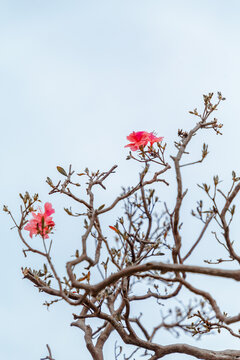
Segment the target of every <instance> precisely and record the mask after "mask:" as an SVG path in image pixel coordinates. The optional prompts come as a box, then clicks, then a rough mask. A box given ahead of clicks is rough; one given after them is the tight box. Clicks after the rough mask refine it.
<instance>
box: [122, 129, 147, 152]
mask: <svg viewBox="0 0 240 360" xmlns="http://www.w3.org/2000/svg"><path fill="white" fill-rule="evenodd" d="M148 135H149V134H148V132H146V131H137V132H135V131H133V132H132V133H131V134H130V135H128V136H127V140H128V141H130V142H131V143H130V144H128V145H125V147H130V149H131V150H132V151H136V150H138V149H139V147H140V146H143V147H144V146H146V145H147V143H148Z"/></svg>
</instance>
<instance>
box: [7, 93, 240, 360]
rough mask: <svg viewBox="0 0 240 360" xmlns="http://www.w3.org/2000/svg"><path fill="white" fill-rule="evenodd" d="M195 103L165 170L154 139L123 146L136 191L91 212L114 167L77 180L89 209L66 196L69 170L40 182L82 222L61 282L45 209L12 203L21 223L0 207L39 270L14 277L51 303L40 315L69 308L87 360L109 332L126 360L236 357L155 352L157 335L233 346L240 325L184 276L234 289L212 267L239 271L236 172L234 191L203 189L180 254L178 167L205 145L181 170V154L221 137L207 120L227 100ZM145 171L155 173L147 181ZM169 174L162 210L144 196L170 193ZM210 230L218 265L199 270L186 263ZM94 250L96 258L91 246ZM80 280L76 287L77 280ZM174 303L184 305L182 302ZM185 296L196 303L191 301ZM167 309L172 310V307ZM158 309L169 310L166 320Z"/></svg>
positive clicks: (181, 346) (31, 201) (180, 346)
mask: <svg viewBox="0 0 240 360" xmlns="http://www.w3.org/2000/svg"><path fill="white" fill-rule="evenodd" d="M203 98H204V110H203V112H202V113H198V111H197V109H194V111H191V112H190V113H191V114H193V116H194V117H196V118H197V123H196V125H195V126H194V127H193V128H192V129H191V130H190V131H183V130H178V137H179V141H177V142H175V147H176V149H177V153H176V155H174V156H170V160H171V161H172V163H173V166H170V165H169V163H168V162H167V161H166V160H165V157H166V155H165V152H166V144H162V138H157V137H156V136H155V135H154V134H153V133H147V132H144V131H142V132H136V133H135V132H133V133H132V134H130V135H129V137H128V139H129V140H130V141H131V144H129V145H128V146H129V147H130V148H131V150H132V151H130V153H129V155H128V157H127V159H128V160H131V161H137V162H139V163H140V164H141V166H143V168H142V170H141V172H140V175H139V181H138V182H137V184H136V185H134V186H132V187H129V188H124V189H123V191H122V193H121V194H120V195H119V196H118V197H117V198H116V199H115V200H114V201H113V202H112V203H111V204H109V205H105V204H104V205H101V206H97V207H96V205H95V189H97V188H98V187H99V186H100V187H102V188H103V189H106V187H105V185H104V183H105V180H106V179H107V178H109V177H111V175H112V174H113V173H114V172H115V170H116V168H117V166H116V165H114V166H113V167H112V168H111V169H110V170H109V171H107V172H100V171H99V170H98V171H96V172H90V171H89V170H88V169H85V171H84V172H82V173H77V174H76V176H77V177H78V178H80V179H83V178H86V179H87V181H86V193H87V199H83V198H80V197H78V196H77V195H76V193H75V192H74V190H73V189H75V188H77V187H78V186H80V184H79V183H77V182H76V181H75V180H74V179H73V177H74V171H73V170H72V168H71V166H70V167H69V170H68V172H66V171H65V170H64V169H63V168H62V167H59V166H58V167H57V169H58V171H59V172H60V173H61V176H63V177H64V180H60V181H59V182H58V183H57V184H54V183H53V182H52V180H51V179H50V178H47V183H48V185H49V186H50V188H51V191H50V193H49V194H50V195H52V194H61V195H63V196H67V197H70V198H71V199H73V200H74V201H75V202H76V203H77V204H80V206H81V207H82V208H83V211H82V212H81V213H77V212H74V211H73V210H72V208H65V211H66V213H67V214H68V215H69V216H73V217H80V218H83V229H82V237H81V251H79V250H76V253H75V255H74V259H70V260H69V261H68V262H67V263H66V276H65V277H63V278H60V276H59V275H58V272H57V270H56V268H55V266H54V260H53V259H52V257H51V247H52V240H50V239H49V237H50V235H51V233H52V231H53V230H54V227H55V223H54V221H53V217H52V215H53V213H54V209H53V208H52V205H51V204H50V203H46V204H45V207H44V212H43V210H37V208H36V204H37V203H38V202H39V201H40V200H39V198H38V195H37V194H35V195H34V196H30V195H29V193H28V192H26V193H25V195H22V194H20V197H21V201H22V205H21V218H20V221H19V222H17V221H16V219H15V216H14V215H13V214H12V213H11V211H10V210H9V209H8V208H7V206H4V211H5V212H7V213H8V214H9V215H10V216H11V218H12V220H13V222H14V224H15V227H16V228H17V230H18V234H19V237H20V239H21V241H22V243H23V245H24V250H23V251H24V254H25V255H26V256H27V255H28V254H31V253H35V254H37V255H39V256H40V257H42V258H43V260H44V264H43V268H42V269H40V270H34V269H30V268H22V272H23V275H24V278H25V279H28V280H29V281H30V282H32V283H33V284H34V285H35V286H36V287H37V288H38V289H39V291H41V292H44V293H46V294H47V295H49V297H50V299H52V300H50V301H49V302H46V303H45V305H47V307H49V306H51V305H52V304H54V303H56V302H58V301H60V300H61V301H65V302H66V303H68V304H69V305H72V306H73V308H74V311H75V312H76V313H75V314H73V317H74V321H73V322H72V324H71V325H72V326H75V327H77V328H79V329H80V330H81V331H82V332H83V333H84V338H85V342H86V347H87V349H88V350H89V352H90V354H91V356H92V358H93V359H95V360H103V359H104V355H103V347H104V344H105V343H106V341H108V339H109V337H110V335H111V334H112V333H113V332H115V333H117V334H118V336H119V337H120V339H121V340H122V342H123V343H124V344H125V345H126V348H127V347H128V346H127V345H133V346H134V350H133V351H132V352H131V354H130V355H128V357H126V356H125V357H124V358H125V359H130V358H133V357H134V356H135V355H136V354H139V356H140V355H143V356H145V358H147V359H150V360H155V359H159V358H164V357H165V355H168V354H173V353H183V354H188V355H191V356H193V357H195V358H198V359H206V360H210V359H211V360H215V359H216V360H233V359H237V358H240V351H239V350H236V351H235V350H223V351H214V350H212V349H210V350H209V349H204V348H201V347H197V346H191V345H188V344H185V343H178V342H177V343H173V344H170V345H161V339H160V340H155V339H157V338H158V333H159V332H161V331H162V330H163V329H166V330H168V331H169V332H171V333H172V334H173V335H175V336H178V335H180V334H181V333H185V334H189V335H190V336H195V337H198V338H199V337H202V336H203V335H204V334H209V333H214V332H216V331H217V332H221V331H222V330H223V331H226V332H228V333H229V334H231V335H232V336H234V337H237V338H240V335H239V332H237V331H236V330H235V329H234V325H235V324H236V323H237V322H238V321H240V314H237V315H233V316H229V315H228V314H227V313H225V312H224V311H222V310H221V309H220V307H219V305H218V300H217V299H215V298H214V297H213V295H212V294H211V293H209V292H207V291H205V290H203V289H201V288H198V287H196V286H195V285H194V280H193V279H194V276H193V275H191V274H202V275H203V276H205V277H207V276H208V277H213V278H214V277H220V278H225V279H233V280H236V281H237V282H238V281H240V270H239V269H238V267H237V269H234V268H233V269H225V268H222V267H218V266H216V265H219V264H222V263H223V262H225V261H228V262H232V263H236V264H237V265H238V264H239V263H240V255H239V254H238V253H237V251H236V249H235V246H234V244H233V241H232V240H231V236H230V225H231V223H232V219H233V216H234V213H235V205H234V204H233V201H234V199H235V197H236V196H237V194H238V192H239V190H240V181H239V180H240V178H239V177H237V176H236V174H235V172H234V171H233V172H232V184H231V186H230V188H229V190H228V191H227V192H224V191H223V190H222V189H221V187H220V181H219V178H218V176H214V177H213V185H211V186H210V185H207V184H206V183H203V184H202V185H199V187H200V189H201V191H203V192H204V193H205V195H206V196H207V198H208V200H209V203H208V204H207V205H206V206H205V205H203V201H202V200H200V201H199V202H198V203H197V206H196V209H195V210H192V216H193V217H195V218H197V219H198V220H199V221H200V223H201V231H200V232H199V233H198V234H194V233H193V232H192V243H191V245H190V246H189V249H188V250H187V251H186V252H184V250H183V244H184V238H183V237H182V215H181V214H182V204H183V201H184V198H185V197H186V196H187V189H184V186H183V182H182V167H186V166H196V164H199V163H201V162H202V161H203V160H204V159H205V158H206V156H207V154H208V147H207V145H206V144H203V148H202V156H201V159H200V160H198V161H192V162H191V161H190V162H184V163H182V161H183V158H185V157H186V156H189V153H188V152H187V146H188V144H189V142H190V141H191V140H192V139H193V137H194V135H195V134H196V133H197V132H199V130H214V131H215V132H216V134H220V129H221V127H222V124H220V123H218V120H217V119H216V118H214V119H213V120H210V116H211V115H212V113H213V112H214V111H216V110H217V108H218V106H219V104H220V103H221V101H223V100H225V98H223V97H222V95H221V93H218V99H217V102H216V103H213V93H210V94H208V95H204V96H203ZM134 151H137V155H133V152H134ZM150 169H151V170H152V169H155V170H154V173H153V175H152V173H151V172H150ZM171 169H172V170H174V171H175V175H176V187H177V189H176V190H177V191H176V192H177V195H176V201H175V204H174V206H173V207H171V206H170V205H168V204H167V202H164V203H163V202H161V201H160V200H161V196H160V195H159V194H158V193H157V191H156V189H155V188H151V186H155V187H156V184H157V183H159V185H161V188H164V187H166V186H169V183H168V181H167V180H166V174H167V172H169V171H170V170H171ZM171 186H172V185H171ZM119 203H123V204H124V211H123V214H121V216H120V217H118V219H117V220H116V222H114V223H112V221H113V220H112V217H109V219H111V220H109V221H110V224H109V229H108V231H109V232H110V231H112V234H113V236H108V237H107V236H106V234H105V232H106V226H105V227H104V226H103V225H102V215H103V214H106V213H110V212H111V211H113V209H114V208H115V207H116V206H117V205H118V204H119ZM31 213H32V217H31ZM212 223H214V224H215V226H216V231H214V232H213V235H214V237H215V239H216V240H217V242H218V243H219V245H221V246H222V247H223V248H224V251H225V253H226V258H225V259H223V258H218V259H217V260H216V261H210V260H206V259H205V262H206V263H207V266H199V265H196V264H194V263H191V261H190V260H191V256H192V254H193V253H194V252H196V249H197V247H198V246H199V244H200V242H201V241H202V239H203V238H204V236H206V234H207V230H208V229H209V226H210V224H212ZM23 230H28V231H29V232H30V237H32V236H33V235H35V236H36V237H37V239H38V242H34V243H33V242H31V241H29V240H28V238H27V237H26V236H25V235H26V234H25V233H24V231H23ZM93 240H94V242H95V248H94V250H93V249H92V247H91V246H89V245H90V244H91V243H92V241H93ZM33 244H34V245H33ZM162 259H164V261H162ZM80 271H82V276H81V277H79V275H77V274H79V272H80ZM186 290H187V291H188V293H186ZM182 293H183V294H184V299H185V301H182V297H181V294H182ZM185 294H187V295H185ZM189 294H190V298H191V297H194V300H191V299H190V298H189ZM175 299H176V300H177V301H178V302H177V304H178V306H175V305H174V301H175ZM179 299H180V300H179ZM136 303H137V304H139V303H142V308H141V309H142V311H141V313H138V314H136V313H135V308H134V304H136ZM148 303H149V304H150V306H152V307H153V308H154V309H156V311H158V313H160V314H161V317H162V318H161V321H160V322H159V323H158V324H156V325H154V326H153V328H151V329H150V328H149V325H147V326H146V325H145V324H144V323H145V318H144V308H145V309H146V304H148ZM164 304H167V305H168V306H166V310H165V307H163V305H164ZM169 306H170V308H169ZM137 309H138V308H137ZM96 319H98V322H97V323H96ZM154 320H155V319H154ZM99 321H100V323H99ZM96 324H97V325H96ZM47 347H48V352H49V356H47V357H46V358H48V359H52V354H51V349H50V347H49V346H47ZM131 349H132V347H131ZM126 351H128V350H126ZM114 352H115V355H114V356H115V359H120V357H121V356H122V355H123V354H124V352H125V348H124V350H123V349H122V347H121V346H119V345H117V343H116V344H115V349H114ZM111 358H113V356H111Z"/></svg>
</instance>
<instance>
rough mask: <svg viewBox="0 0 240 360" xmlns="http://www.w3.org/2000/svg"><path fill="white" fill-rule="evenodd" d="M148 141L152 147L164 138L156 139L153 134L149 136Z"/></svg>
mask: <svg viewBox="0 0 240 360" xmlns="http://www.w3.org/2000/svg"><path fill="white" fill-rule="evenodd" d="M148 140H149V142H150V144H151V146H152V145H153V144H154V143H155V142H161V141H162V140H163V137H156V136H155V135H154V133H153V132H151V133H149V134H148Z"/></svg>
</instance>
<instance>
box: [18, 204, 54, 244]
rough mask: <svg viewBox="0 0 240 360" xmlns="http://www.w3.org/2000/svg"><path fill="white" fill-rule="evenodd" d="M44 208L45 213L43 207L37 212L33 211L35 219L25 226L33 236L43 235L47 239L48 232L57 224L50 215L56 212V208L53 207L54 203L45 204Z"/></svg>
mask: <svg viewBox="0 0 240 360" xmlns="http://www.w3.org/2000/svg"><path fill="white" fill-rule="evenodd" d="M44 210H45V212H44V213H43V212H42V209H41V208H40V209H39V212H38V213H37V214H36V213H35V212H32V216H33V219H31V220H30V221H29V222H28V224H27V225H26V226H25V227H24V229H25V230H28V231H29V235H30V237H31V238H32V237H33V235H35V236H36V235H41V236H42V238H43V239H47V238H48V237H49V236H48V234H49V233H50V232H51V231H52V229H53V227H54V226H55V223H54V221H53V220H52V217H51V216H50V215H52V214H53V213H54V212H55V210H54V209H53V208H52V204H50V203H46V204H45V205H44Z"/></svg>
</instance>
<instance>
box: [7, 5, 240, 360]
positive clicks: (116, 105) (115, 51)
mask: <svg viewBox="0 0 240 360" xmlns="http://www.w3.org/2000/svg"><path fill="white" fill-rule="evenodd" d="M239 11H240V3H239V1H237V0H236V1H235V0H228V1H222V0H212V1H208V0H202V1H196V0H191V1H188V0H182V1H178V0H169V1H163V0H147V1H146V0H121V1H117V0H115V1H113V0H112V1H107V0H101V1H99V0H88V1H83V0H78V1H73V0H69V1H62V0H51V1H44V0H41V1H37V0H33V1H32V0H31V1H30V0H29V1H27V0H21V1H17V0H15V1H14V0H0V97H1V106H0V118H1V128H2V132H1V134H2V136H1V142H0V148H1V149H0V152H1V174H2V175H1V188H0V203H1V208H2V206H3V204H6V205H8V206H9V208H10V209H11V210H12V211H13V213H14V214H15V216H16V218H19V214H20V213H19V205H20V199H19V196H18V194H19V193H20V192H22V193H24V192H25V190H28V191H29V192H30V193H35V192H38V193H39V195H40V197H41V200H42V201H43V202H46V201H51V202H52V204H53V206H54V207H55V209H56V216H55V219H56V223H57V229H56V232H55V234H54V237H55V239H54V255H55V259H56V265H57V266H59V268H60V269H64V264H65V262H66V261H67V260H69V257H70V256H71V255H72V254H73V253H74V249H76V247H77V246H78V244H79V237H80V235H81V232H80V230H79V224H78V221H76V219H70V218H68V217H67V215H66V214H65V213H64V211H63V207H64V206H67V205H74V204H73V203H71V202H69V200H67V199H64V198H62V197H60V196H55V197H53V196H52V197H50V196H49V195H48V192H49V188H48V186H47V184H46V182H45V179H46V177H47V176H49V177H51V178H52V179H53V180H54V181H57V180H58V179H59V175H60V174H58V173H57V171H56V166H57V165H60V166H62V167H64V168H66V169H67V168H68V166H69V164H72V165H73V168H74V169H75V170H76V171H77V172H82V171H83V170H84V169H85V167H86V166H88V167H89V169H91V170H97V169H101V170H102V171H106V170H108V169H110V167H111V166H112V165H114V164H117V165H118V171H117V173H116V174H114V175H113V178H112V179H111V181H109V182H108V189H107V192H106V193H104V191H99V193H98V200H99V204H100V205H101V204H102V203H109V202H111V201H112V199H113V198H114V197H115V196H117V194H118V193H119V192H120V191H121V186H122V185H125V186H127V185H129V184H134V183H135V182H136V181H137V179H138V171H139V170H140V168H139V166H138V164H135V163H132V162H131V163H130V162H128V161H126V160H125V159H126V155H127V150H126V149H124V145H126V143H127V142H126V136H127V135H128V134H129V133H130V132H132V131H139V130H146V131H156V132H157V134H158V136H164V140H165V141H166V142H167V144H168V149H169V153H173V154H174V146H173V142H174V140H176V139H177V136H176V135H177V130H178V128H183V129H185V130H188V129H190V128H191V127H192V126H193V125H194V118H193V117H192V116H190V115H189V113H188V111H189V110H192V109H193V108H195V107H198V108H200V109H201V107H202V94H204V93H208V92H211V91H213V92H217V91H221V92H222V93H223V95H224V96H225V97H226V98H227V100H226V102H224V103H223V104H222V105H221V107H220V109H219V110H218V113H217V117H218V119H219V121H220V122H221V123H223V124H224V127H223V136H216V135H215V134H214V133H201V134H200V135H199V136H198V137H196V139H194V143H193V144H192V145H191V151H192V154H193V155H195V156H196V157H197V156H198V154H199V153H200V151H201V144H202V143H203V142H207V143H208V144H209V150H210V154H209V156H208V159H207V160H206V162H205V163H204V164H203V165H201V167H198V168H197V167H196V168H194V171H193V170H192V169H190V170H188V169H186V172H185V173H184V174H185V175H184V176H185V180H186V183H187V185H188V186H189V188H190V190H191V191H192V192H193V195H192V198H191V197H189V198H188V199H186V210H184V211H185V212H186V214H189V211H190V210H189V209H190V208H191V206H194V201H195V200H196V199H197V198H198V195H197V194H198V189H197V186H196V183H201V182H203V181H209V180H210V179H211V178H212V175H215V174H219V176H220V178H221V179H224V181H225V183H226V184H228V183H230V181H231V171H232V170H233V169H234V170H235V171H236V172H237V174H239V173H240V164H239V162H238V149H239V116H240V109H239V83H240V71H239V64H240V45H239V32H240V23H239ZM169 161H170V160H169ZM172 179H173V180H174V175H173V174H172ZM173 182H174V181H173ZM226 186H227V185H226ZM79 191H80V190H79ZM160 196H161V194H160ZM168 196H169V198H170V201H171V200H172V198H173V197H172V196H173V195H172V193H171V192H170V193H168ZM74 206H75V205H74ZM120 210H121V209H120ZM116 216H119V214H118V215H116ZM106 221H110V220H106ZM111 221H112V220H111ZM0 223H1V255H0V256H1V261H0V264H1V265H0V267H1V283H2V296H1V298H0V316H1V324H2V326H1V327H0V338H1V341H2V344H1V346H0V357H1V358H3V359H5V360H12V359H18V360H23V359H24V360H33V359H37V360H39V359H40V358H41V357H44V356H46V355H47V353H46V348H45V345H46V344H47V343H49V344H50V345H51V348H52V351H53V356H54V358H55V359H56V360H65V359H67V358H71V359H74V360H75V359H80V358H81V359H83V358H84V359H86V360H90V356H89V354H88V352H87V351H86V350H85V343H84V340H83V336H82V333H81V331H80V330H78V329H76V328H72V327H70V326H69V324H70V323H71V321H72V315H71V314H72V312H73V310H72V309H71V308H70V307H68V306H66V305H64V304H57V305H56V306H55V307H52V308H51V309H50V311H47V310H46V308H45V307H44V306H42V303H43V302H44V301H45V300H46V299H47V298H46V296H44V295H42V294H39V293H38V291H37V290H36V289H35V288H34V287H33V286H32V285H31V284H30V283H29V282H28V281H26V280H22V274H21V267H22V266H24V267H25V266H33V265H35V264H37V265H38V264H39V261H38V259H37V258H36V257H33V256H32V257H31V258H30V259H29V258H27V259H25V258H24V256H23V253H22V246H21V244H20V240H19V238H18V235H17V233H16V231H15V230H14V229H13V230H10V228H11V227H12V223H11V221H10V219H9V218H8V217H7V216H6V214H5V213H3V212H1V214H0ZM188 230H189V229H187V228H185V232H186V238H188V237H189V236H188V233H189V231H188ZM235 230H236V235H235V237H236V240H237V226H236V227H235ZM208 246H209V256H212V254H214V252H215V249H217V248H216V246H215V244H214V243H213V239H212V238H211V245H208ZM205 249H206V248H205ZM216 251H217V250H216ZM213 256H214V255H213ZM201 281H202V280H201ZM211 284H212V283H210V282H208V280H206V287H208V286H210V287H211V286H212V285H211ZM227 286H228V285H227ZM233 289H234V288H231V285H229V289H228V293H229V298H230V299H231V302H230V301H227V302H226V303H223V305H224V306H226V308H227V307H228V308H229V311H230V310H235V311H237V309H238V307H237V304H235V305H234V304H233V303H232V296H233V291H234V290H233ZM214 291H215V292H216V294H218V295H219V296H220V298H221V292H222V283H221V282H220V281H219V280H216V283H215V289H214ZM48 300H49V299H48ZM228 300H229V299H228ZM220 301H221V300H220ZM220 339H224V347H226V348H238V347H239V344H238V341H237V340H234V339H232V338H228V337H226V336H223V337H222V338H220ZM163 341H164V342H165V343H169V342H173V341H175V339H173V338H171V337H169V335H168V334H166V336H165V337H164V338H163ZM189 341H190V342H191V343H192V344H195V345H197V346H200V345H202V346H204V347H210V348H212V347H213V346H214V347H215V348H216V349H221V348H222V345H221V344H222V343H221V341H219V340H217V339H216V337H207V338H206V339H205V340H203V341H202V343H199V342H198V343H196V342H195V341H194V340H192V339H189ZM105 356H106V360H110V359H112V358H113V345H112V343H110V344H109V345H107V347H106V351H105ZM188 358H189V359H191V358H190V357H188ZM136 359H137V358H136ZM166 359H168V360H173V359H174V360H175V359H176V360H183V359H186V356H185V355H184V356H183V355H171V356H168V357H166Z"/></svg>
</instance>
